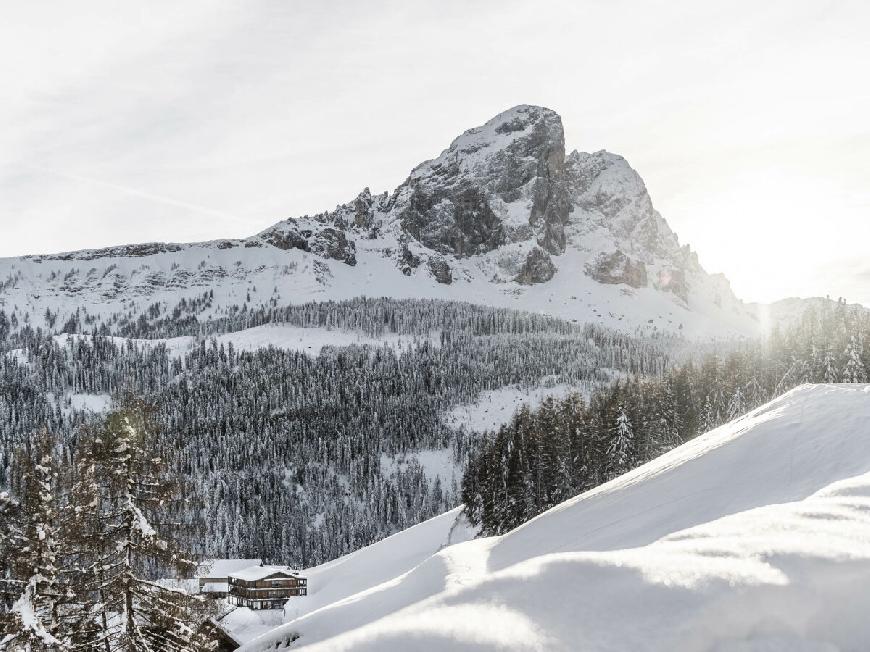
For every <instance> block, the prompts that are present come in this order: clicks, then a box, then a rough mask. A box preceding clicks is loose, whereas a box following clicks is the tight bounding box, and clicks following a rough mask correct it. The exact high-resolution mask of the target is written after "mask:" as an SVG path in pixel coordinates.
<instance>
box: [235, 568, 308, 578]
mask: <svg viewBox="0 0 870 652" xmlns="http://www.w3.org/2000/svg"><path fill="white" fill-rule="evenodd" d="M278 573H281V574H284V575H292V576H294V577H299V571H298V570H296V569H294V568H290V567H289V566H249V567H248V568H243V569H241V570H238V571H236V572H234V573H230V577H234V578H236V579H239V580H245V581H246V582H255V581H257V580H261V579H263V578H264V577H269V576H270V575H275V574H278Z"/></svg>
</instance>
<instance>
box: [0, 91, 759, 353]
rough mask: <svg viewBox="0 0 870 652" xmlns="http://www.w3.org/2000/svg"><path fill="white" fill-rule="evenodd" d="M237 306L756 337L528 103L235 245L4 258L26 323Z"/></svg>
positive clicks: (615, 164)
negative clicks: (498, 316) (342, 308)
mask: <svg viewBox="0 0 870 652" xmlns="http://www.w3.org/2000/svg"><path fill="white" fill-rule="evenodd" d="M205 291H210V292H211V293H212V301H211V302H210V303H209V305H208V306H207V307H203V309H202V311H201V312H200V313H199V314H198V315H197V317H198V319H200V320H201V321H202V320H209V319H213V318H215V317H219V316H220V315H222V314H224V313H225V312H226V311H228V310H230V309H231V308H232V307H234V306H242V305H247V306H248V307H249V308H262V307H269V306H281V305H286V304H288V303H291V302H292V303H303V302H306V301H322V300H327V299H332V300H343V299H352V298H355V297H358V296H363V295H367V296H375V297H380V296H385V297H394V298H434V299H443V300H465V301H471V302H474V303H479V304H483V305H491V306H496V307H506V308H513V309H519V310H531V311H535V312H546V313H548V314H551V315H554V316H558V317H562V318H564V319H569V320H571V319H576V320H577V321H579V322H584V323H585V322H591V323H596V324H598V325H602V326H609V327H617V328H619V329H621V330H627V331H634V330H642V331H643V332H644V333H651V332H656V331H668V332H676V331H680V332H683V333H685V334H688V335H692V336H703V337H706V336H708V335H732V334H735V333H737V334H755V333H757V332H758V329H759V323H758V320H757V315H756V312H755V310H754V308H752V307H750V306H747V305H744V304H743V303H742V302H740V301H739V300H737V299H736V298H735V296H734V294H733V293H732V291H731V289H730V286H729V284H728V282H727V280H725V279H724V277H722V276H719V275H709V274H707V273H706V272H705V271H704V270H703V268H702V267H701V266H700V264H699V262H698V259H697V256H696V255H695V254H694V253H693V252H692V251H691V250H690V249H689V247H688V246H685V245H683V246H681V245H680V243H679V241H678V239H677V236H676V235H675V234H674V233H673V231H672V230H671V229H670V227H669V226H668V224H667V222H666V221H665V220H664V219H663V218H662V217H661V215H659V213H658V212H657V211H656V210H655V209H654V208H653V204H652V201H651V199H650V196H649V194H648V193H647V190H646V187H645V186H644V183H643V181H642V179H641V178H640V176H639V175H638V174H637V173H636V172H635V171H634V170H633V169H632V168H631V167H630V166H629V164H628V163H627V162H626V160H625V159H623V158H622V157H620V156H618V155H615V154H611V153H609V152H606V151H599V152H594V153H584V152H578V151H571V152H569V153H566V148H565V142H564V133H563V128H562V121H561V119H560V117H559V116H558V114H556V113H555V112H553V111H551V110H549V109H546V108H542V107H536V106H518V107H514V108H512V109H510V110H508V111H505V112H504V113H501V114H499V115H497V116H496V117H494V118H493V119H491V120H489V121H488V122H486V123H485V124H484V125H482V126H480V127H476V128H474V129H470V130H468V131H466V132H465V133H463V134H462V135H461V136H459V137H458V138H456V139H455V140H454V141H453V142H452V143H451V144H450V146H449V147H448V148H447V149H446V150H444V151H443V152H442V153H441V154H440V155H439V156H437V157H436V158H434V159H431V160H428V161H426V162H424V163H421V164H420V165H418V166H417V167H415V168H414V169H413V170H412V171H411V172H410V174H409V176H408V178H407V179H406V180H405V182H404V183H402V184H401V185H400V186H399V187H398V188H397V189H395V190H394V191H393V192H392V193H383V194H379V195H373V194H372V193H371V192H370V191H369V190H368V189H366V190H364V191H363V192H361V193H360V194H359V195H358V196H357V197H356V198H354V199H353V200H352V201H350V202H348V203H346V204H342V205H340V206H338V207H337V208H336V209H335V210H332V211H327V212H323V213H320V214H317V215H314V216H303V217H299V218H292V219H286V220H283V221H281V222H278V223H277V224H275V225H274V226H272V227H270V228H268V229H265V230H264V231H262V232H261V233H258V234H256V235H254V236H251V237H248V238H243V239H225V240H217V241H212V242H205V243H196V244H168V243H150V244H136V245H127V246H118V247H111V248H108V249H97V250H87V251H78V252H71V253H63V254H53V255H40V256H25V257H21V258H7V259H2V260H0V307H3V308H4V309H5V310H6V312H7V313H15V314H16V316H17V320H18V322H19V323H20V322H21V321H22V320H23V318H24V317H25V315H29V318H30V320H31V322H30V323H32V324H33V325H34V326H36V325H42V326H46V325H48V324H49V318H50V317H51V316H52V315H53V316H54V319H55V320H56V322H57V323H59V324H61V325H62V324H64V323H66V322H67V320H68V319H69V318H70V317H72V316H74V315H75V314H76V313H78V315H79V318H81V319H82V320H85V321H86V322H88V323H109V326H110V328H111V320H112V319H114V318H115V316H117V315H125V314H126V315H128V316H130V315H139V314H141V313H143V312H145V310H146V308H148V309H151V308H152V307H155V306H156V307H155V308H154V309H155V310H166V309H169V308H171V307H173V306H175V305H176V304H177V303H178V302H179V300H180V299H182V298H184V299H187V300H189V301H190V300H195V299H197V298H198V297H199V296H201V295H202V293H203V292H205Z"/></svg>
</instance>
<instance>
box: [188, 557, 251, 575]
mask: <svg viewBox="0 0 870 652" xmlns="http://www.w3.org/2000/svg"><path fill="white" fill-rule="evenodd" d="M262 563H263V560H262V559H206V560H204V561H202V562H201V563H200V564H199V566H197V568H196V576H197V577H229V576H230V575H232V574H234V573H236V572H238V571H240V570H244V569H246V568H250V567H251V566H259V565H260V564H262Z"/></svg>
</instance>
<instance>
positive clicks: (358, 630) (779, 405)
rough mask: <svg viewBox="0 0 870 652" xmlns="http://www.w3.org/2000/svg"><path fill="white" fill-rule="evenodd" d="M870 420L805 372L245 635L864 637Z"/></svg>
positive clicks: (694, 643) (469, 644) (815, 641)
mask: <svg viewBox="0 0 870 652" xmlns="http://www.w3.org/2000/svg"><path fill="white" fill-rule="evenodd" d="M868 424H870V386H866V385H812V386H810V385H804V386H801V387H799V388H797V389H795V390H793V391H791V392H789V393H787V394H785V395H783V396H782V397H780V398H778V399H776V400H774V401H772V402H771V403H769V404H767V405H765V406H763V407H762V408H759V409H758V410H755V411H754V412H752V413H750V414H749V415H747V416H745V417H743V418H740V419H737V420H736V421H734V422H732V423H729V424H727V425H725V426H723V427H721V428H718V429H716V430H714V431H711V432H710V433H707V434H706V435H703V436H701V437H699V438H697V439H696V440H694V441H692V442H690V443H688V444H685V445H683V446H681V447H679V448H677V449H675V450H674V451H672V452H670V453H668V454H666V455H665V456H663V457H662V458H659V459H657V460H655V461H653V462H651V463H649V464H646V465H644V466H642V467H640V468H638V469H636V470H635V471H633V472H631V473H628V474H626V475H624V476H622V477H620V478H617V479H616V480H614V481H612V482H610V483H608V484H606V485H603V486H601V487H599V488H598V489H595V490H593V491H590V492H588V493H586V494H583V495H581V496H579V497H577V498H575V499H573V500H569V501H567V502H566V503H563V504H562V505H560V506H558V507H556V508H554V509H552V510H550V511H549V512H546V513H544V514H542V515H541V516H539V517H538V518H536V519H533V520H532V521H530V522H528V523H527V524H525V525H524V526H522V527H520V528H518V529H517V530H515V531H513V532H511V533H509V534H507V535H505V536H503V537H496V538H489V539H478V540H475V541H470V542H466V543H461V544H458V545H453V546H450V547H447V548H445V549H443V550H441V551H440V552H438V553H437V554H435V555H433V556H432V557H430V558H429V559H427V560H426V561H424V562H423V563H421V564H420V565H418V566H417V567H416V568H414V569H413V570H411V571H410V572H408V573H406V574H404V575H400V576H397V577H395V578H394V579H393V580H392V581H390V582H384V583H382V584H380V585H377V586H374V585H373V586H371V587H369V588H368V589H367V590H366V591H363V592H361V593H359V594H357V595H356V596H353V597H351V598H347V599H345V600H342V601H340V602H338V603H335V604H333V605H330V606H328V607H325V608H322V609H320V610H318V611H316V612H313V613H309V614H307V615H305V616H303V617H301V618H297V619H295V620H292V621H291V622H289V623H288V624H286V625H284V626H282V627H281V628H279V629H277V630H275V631H274V632H271V633H269V634H267V635H264V636H263V637H261V638H259V639H257V640H254V641H251V642H249V643H248V644H247V645H245V646H243V648H242V650H243V651H244V652H254V651H260V650H263V651H265V650H267V649H268V650H280V649H291V648H288V646H286V645H284V644H283V643H282V641H285V640H289V638H290V637H291V635H292V637H295V636H299V638H298V640H297V641H296V642H295V643H293V644H292V649H294V650H295V649H305V650H312V651H313V650H317V651H320V650H324V651H325V650H329V651H331V652H333V651H341V650H355V651H356V650H379V651H384V650H386V651H391V650H410V649H413V650H433V651H434V650H444V649H450V650H475V651H479V650H517V651H518V650H524V651H525V650H547V651H549V650H553V651H562V650H564V651H569V650H578V649H582V650H584V651H585V650H589V651H593V652H595V651H602V652H603V651H605V650H607V651H610V650H633V651H643V650H649V651H662V652H664V651H671V650H680V651H681V652H682V651H686V652H695V651H697V652H701V651H711V650H714V651H716V652H748V651H761V650H764V651H766V652H786V651H794V650H798V651H814V652H816V651H819V652H821V651H825V652H831V651H835V650H843V651H847V650H854V651H858V650H864V649H866V642H867V641H868V640H870V623H868V621H867V619H866V613H867V610H868V608H870V594H868V592H867V591H866V586H867V582H868V581H870V425H868ZM382 543H383V542H382ZM389 555H390V552H389V550H388V548H387V547H383V548H382V549H381V552H380V556H381V558H382V559H389Z"/></svg>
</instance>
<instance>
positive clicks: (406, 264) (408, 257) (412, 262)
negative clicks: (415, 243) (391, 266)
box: [399, 242, 420, 276]
mask: <svg viewBox="0 0 870 652" xmlns="http://www.w3.org/2000/svg"><path fill="white" fill-rule="evenodd" d="M419 266H420V257H419V256H416V255H414V253H413V252H412V251H411V250H410V249H409V248H408V243H407V242H403V243H402V251H401V253H400V254H399V269H401V270H402V274H404V275H405V276H410V275H411V273H412V272H413V271H414V270H415V269H417V268H418V267H419Z"/></svg>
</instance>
